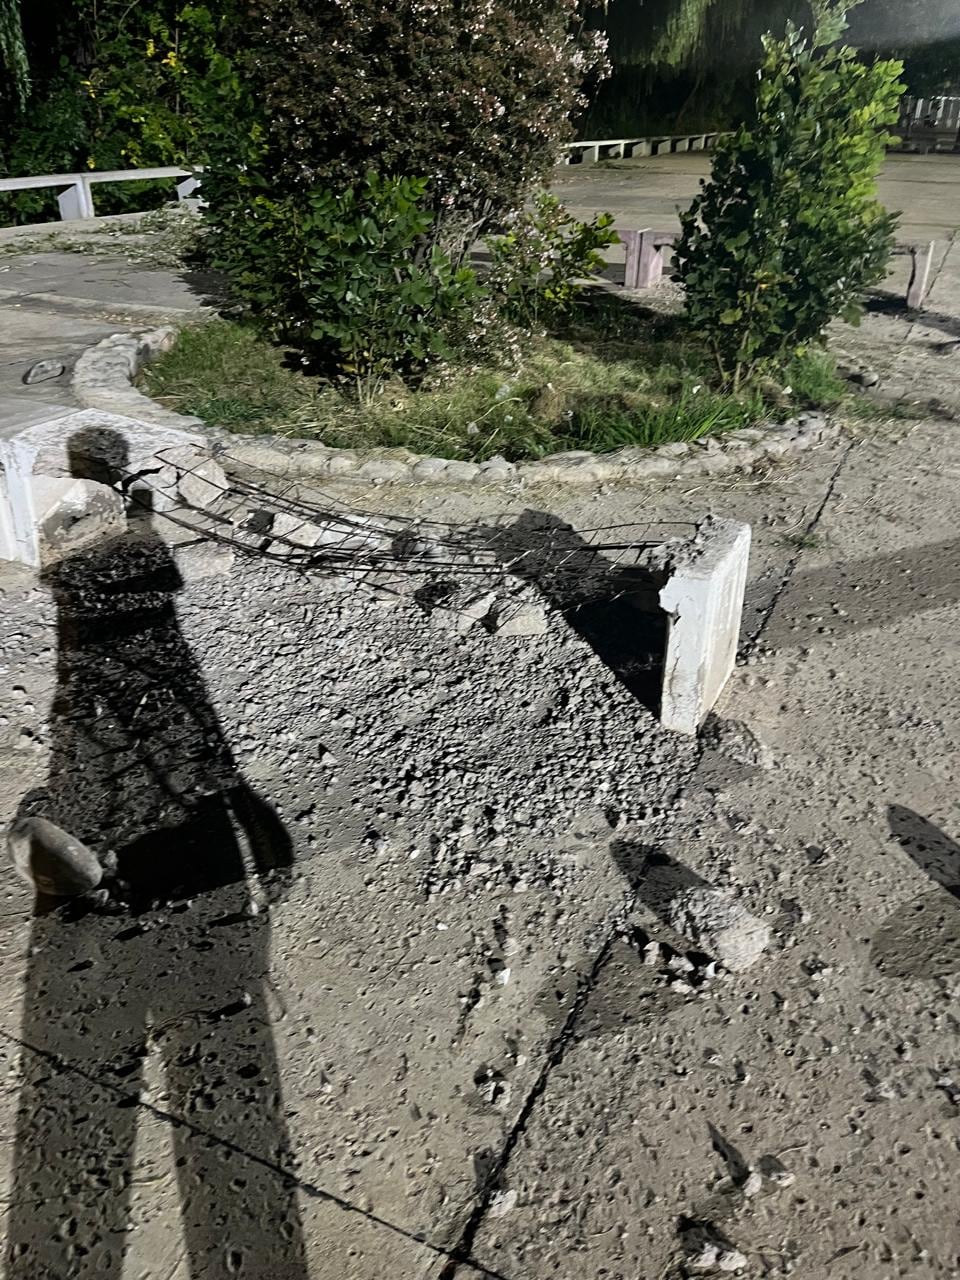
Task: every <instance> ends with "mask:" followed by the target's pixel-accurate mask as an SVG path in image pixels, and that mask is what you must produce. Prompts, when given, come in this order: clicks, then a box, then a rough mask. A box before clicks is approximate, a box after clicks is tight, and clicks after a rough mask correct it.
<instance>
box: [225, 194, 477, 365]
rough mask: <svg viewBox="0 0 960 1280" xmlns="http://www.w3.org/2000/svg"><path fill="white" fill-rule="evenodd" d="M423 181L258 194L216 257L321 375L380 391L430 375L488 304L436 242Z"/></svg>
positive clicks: (273, 328)
mask: <svg viewBox="0 0 960 1280" xmlns="http://www.w3.org/2000/svg"><path fill="white" fill-rule="evenodd" d="M427 185H428V184H427V182H426V180H425V179H422V178H381V177H378V176H377V175H376V174H375V173H370V174H368V175H367V177H366V179H365V180H364V182H363V184H362V185H361V186H359V187H358V188H349V189H347V190H345V191H341V192H332V191H327V190H323V189H320V190H314V191H312V192H311V193H310V194H309V195H308V196H307V197H306V198H305V199H304V200H300V201H292V200H276V201H270V200H267V199H266V198H265V197H261V198H259V199H258V200H257V201H256V202H255V203H254V205H253V206H252V208H251V210H250V216H249V217H247V218H235V219H232V220H230V222H229V223H228V224H227V225H226V226H225V227H222V228H221V231H220V235H219V237H218V239H217V252H218V254H219V255H220V258H221V262H222V265H223V266H224V267H225V268H226V269H227V271H228V274H229V276H230V280H231V284H232V286H233V291H234V294H235V295H236V296H237V297H238V298H239V299H240V300H241V301H242V302H244V303H245V304H246V305H247V307H248V309H249V311H250V313H251V315H252V316H253V318H254V320H255V321H256V323H257V326H258V327H259V328H260V330H261V331H262V332H264V333H266V334H267V335H269V336H270V337H271V338H273V339H275V340H279V341H281V342H285V343H289V344H290V345H291V346H293V347H295V348H296V349H297V350H298V351H301V352H304V353H306V354H307V356H308V359H309V362H310V364H311V365H312V366H313V367H314V368H315V369H316V371H318V372H321V373H325V374H328V375H330V376H333V377H346V378H349V379H351V380H354V381H355V382H356V383H357V385H358V387H360V388H361V389H362V390H366V391H369V390H371V389H373V388H375V387H376V386H377V385H378V384H379V382H380V381H381V380H382V379H383V378H385V377H389V376H390V375H392V374H394V373H399V374H401V375H404V376H409V375H411V374H416V373H418V372H420V371H421V370H422V369H423V368H424V367H425V366H426V365H427V364H428V363H429V362H430V361H431V360H434V359H436V358H438V357H440V356H442V355H445V354H446V353H447V350H448V342H447V333H448V332H449V330H450V328H451V327H452V326H454V325H455V324H456V323H457V322H458V321H459V320H460V319H461V317H462V316H463V313H464V312H465V311H467V310H468V309H469V308H470V306H471V304H472V303H473V301H474V299H475V298H476V297H477V296H478V292H479V290H478V286H477V281H476V276H475V275H474V273H473V271H472V270H471V269H470V268H469V267H457V266H455V265H454V263H453V262H452V261H451V260H450V258H449V256H448V255H447V254H446V253H444V251H443V250H442V249H441V248H440V247H439V246H438V245H437V244H436V243H433V242H432V241H431V237H430V232H431V228H432V226H433V215H432V214H431V213H430V212H428V211H427V210H426V209H425V207H424V204H425V196H426V191H427Z"/></svg>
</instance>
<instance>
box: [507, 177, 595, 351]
mask: <svg viewBox="0 0 960 1280" xmlns="http://www.w3.org/2000/svg"><path fill="white" fill-rule="evenodd" d="M618 243H619V237H618V235H617V233H616V232H615V231H614V230H613V216H612V214H609V213H599V214H597V216H596V217H595V218H594V219H593V220H592V221H591V222H578V221H577V220H576V219H575V218H573V217H572V216H571V215H570V214H569V213H567V211H566V209H564V207H563V205H562V204H561V203H560V201H559V200H558V199H557V198H556V196H553V195H550V193H549V192H547V191H541V192H539V193H538V194H537V196H536V197H535V199H534V205H533V209H532V210H524V211H523V212H522V213H519V214H516V215H515V216H514V217H513V218H512V219H511V221H510V227H509V230H508V231H507V232H506V233H505V234H504V235H499V236H490V237H488V239H487V242H486V245H487V249H488V250H489V253H490V257H491V262H492V265H491V269H490V273H489V275H488V276H487V279H486V283H487V285H488V287H489V288H490V289H491V291H492V293H493V295H494V297H496V298H497V299H498V301H499V302H500V304H501V306H502V308H503V311H504V313H505V315H506V316H507V318H508V319H509V320H511V321H512V322H514V323H515V324H519V325H523V326H524V327H525V328H528V329H536V328H538V327H540V326H541V325H550V324H556V323H557V321H559V320H560V319H562V318H563V317H564V316H567V315H569V313H570V311H571V309H572V308H573V306H574V304H575V302H576V301H577V299H578V297H579V295H580V291H581V288H582V282H583V281H584V280H587V279H589V278H590V277H591V276H595V275H597V274H598V273H599V272H600V271H602V270H603V267H604V260H603V258H602V256H601V254H600V250H601V249H606V248H608V247H609V246H610V245H612V244H618Z"/></svg>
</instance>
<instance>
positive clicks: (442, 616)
mask: <svg viewBox="0 0 960 1280" xmlns="http://www.w3.org/2000/svg"><path fill="white" fill-rule="evenodd" d="M496 599H497V597H496V595H495V594H494V593H493V592H492V591H487V592H484V593H483V594H482V595H476V594H473V593H466V592H465V593H462V594H458V595H455V596H450V597H448V598H447V599H446V600H444V601H442V603H440V604H437V605H434V607H433V608H432V609H431V610H430V625H431V626H432V627H435V628H437V629H438V630H440V631H457V632H460V633H463V632H465V631H469V630H470V628H471V627H475V626H476V625H477V623H478V622H482V621H483V619H484V618H485V617H486V616H487V615H488V614H489V612H490V610H491V609H492V608H493V606H494V604H495V603H496Z"/></svg>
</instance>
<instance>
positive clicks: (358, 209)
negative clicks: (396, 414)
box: [203, 0, 605, 377]
mask: <svg viewBox="0 0 960 1280" xmlns="http://www.w3.org/2000/svg"><path fill="white" fill-rule="evenodd" d="M592 4H593V0H394V2H393V3H392V4H386V3H384V2H383V0H336V3H333V2H332V0H325V3H323V4H317V3H315V0H249V3H247V4H246V5H244V6H243V7H242V8H240V9H239V10H238V14H237V18H236V21H235V23H234V24H232V26H231V41H232V45H231V47H230V48H228V49H227V50H226V53H227V55H228V57H227V62H228V65H229V74H225V75H224V76H223V78H222V80H221V81H220V83H219V91H220V93H221V102H220V109H218V110H217V111H215V112H213V113H212V114H213V116H214V117H215V123H214V122H213V121H212V122H211V123H210V127H209V138H210V152H211V160H210V163H209V164H208V166H207V170H206V172H205V173H204V179H203V192H204V197H205V200H206V201H207V205H208V214H209V218H210V223H211V236H210V241H209V242H210V244H211V247H212V251H213V255H214V259H215V262H216V265H217V266H218V267H220V268H221V269H222V270H224V271H225V272H226V274H227V276H228V278H229V279H230V280H231V281H232V283H233V287H234V291H235V292H236V293H237V294H238V295H239V297H240V299H241V300H242V301H243V302H244V303H245V304H246V305H247V309H248V311H249V312H251V313H252V314H253V315H254V317H255V318H256V319H258V321H259V323H260V326H261V328H263V329H265V330H266V331H267V332H269V333H271V334H272V335H273V336H275V337H276V336H282V337H283V338H284V339H285V340H287V341H294V342H296V343H297V345H298V346H299V347H300V349H301V350H304V351H308V352H309V353H310V356H311V358H314V359H316V358H321V359H322V360H323V362H324V363H325V364H327V365H329V364H330V363H331V360H332V363H333V365H334V366H335V367H338V368H339V369H340V371H341V372H351V371H353V372H354V373H355V374H356V375H357V376H364V377H365V376H367V374H370V373H373V374H375V376H376V377H382V376H383V375H384V374H385V373H386V372H387V371H388V366H391V365H392V368H393V369H394V370H396V371H397V372H400V373H401V374H402V373H404V372H409V371H411V370H415V369H417V368H418V367H421V368H422V367H423V365H424V364H425V363H426V362H428V361H429V360H431V359H434V358H436V356H437V355H438V354H439V353H440V351H441V348H442V347H443V345H444V331H445V330H450V331H452V332H454V333H455V335H456V336H458V337H459V338H460V339H461V340H462V338H463V335H464V331H465V329H466V328H467V323H466V320H467V316H468V311H469V309H468V308H467V307H466V306H465V305H464V303H465V302H466V300H467V299H468V298H469V299H470V300H471V301H472V302H474V303H476V305H477V309H478V310H480V311H483V310H484V306H483V299H482V298H481V297H480V296H479V295H478V293H477V291H476V282H475V280H474V277H473V273H472V272H470V271H465V270H463V268H462V263H463V260H464V257H465V255H466V252H467V250H468V249H469V247H470V245H471V244H473V243H475V242H476V241H477V240H478V239H481V238H482V237H483V236H484V235H487V234H491V233H493V232H495V231H497V230H500V229H502V228H503V227H504V226H505V225H506V224H507V223H509V221H510V219H511V217H512V216H513V215H514V214H515V213H516V211H517V210H519V209H520V208H521V207H522V206H523V203H524V201H525V199H526V197H527V195H528V194H529V193H530V191H531V190H532V189H533V188H534V187H535V186H537V185H539V183H540V182H541V180H542V178H543V177H544V175H545V174H546V172H547V171H549V170H550V169H551V168H552V166H553V165H554V164H555V163H556V160H557V158H558V153H559V148H560V144H561V143H562V141H563V140H564V138H566V137H568V136H569V135H570V134H571V132H572V126H571V123H570V118H571V115H572V114H574V113H576V111H577V110H578V109H579V108H580V107H582V106H583V105H584V103H585V96H584V87H585V86H586V85H588V84H589V81H590V80H591V78H595V77H597V76H599V75H600V74H602V73H603V71H604V70H605V60H604V44H603V38H602V37H601V36H600V35H598V33H597V32H595V31H591V30H588V29H587V26H586V23H585V21H584V14H583V12H582V10H583V9H584V8H589V7H591V6H592ZM378 175H379V177H378ZM404 182H405V183H406V184H407V185H406V186H403V185H402V183H404ZM414 187H415V188H416V190H414ZM397 201H400V202H401V203H402V202H404V201H409V202H410V204H411V206H415V208H414V207H406V206H405V207H404V210H403V211H398V208H397ZM391 219H395V220H396V221H397V228H396V229H397V230H398V234H394V233H393V231H391ZM400 230H402V234H399V231H400ZM325 243H326V244H327V246H328V247H329V249H330V252H331V253H332V254H333V259H335V261H332V260H331V258H330V256H329V254H328V252H327V249H325V248H324V244H325ZM584 251H585V252H586V247H585V248H584ZM325 255H327V256H325ZM581 256H582V255H581ZM514 275H515V272H514ZM541 276H542V272H541V270H540V268H539V267H537V268H535V270H534V278H533V280H532V282H531V287H532V289H533V291H534V293H537V291H540V290H541V285H542V279H541ZM558 278H559V277H558ZM348 285H349V287H348ZM541 292H542V291H541ZM557 301H558V302H559V297H558V299H557ZM388 319H389V323H388ZM364 326H366V333H367V336H368V341H365V340H364V332H365V330H364ZM388 329H389V333H388V332H387V330H388Z"/></svg>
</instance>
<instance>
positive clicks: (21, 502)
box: [0, 438, 40, 568]
mask: <svg viewBox="0 0 960 1280" xmlns="http://www.w3.org/2000/svg"><path fill="white" fill-rule="evenodd" d="M36 454H37V451H36V449H35V448H33V447H32V446H31V445H30V444H28V443H27V442H25V441H23V440H17V439H16V438H14V439H10V440H3V439H0V560H16V561H17V562H18V563H19V564H25V565H27V566H29V567H30V568H36V566H37V565H39V563H40V542H39V539H38V536H37V521H36V514H35V511H34V505H33V488H32V477H33V464H34V459H35V458H36Z"/></svg>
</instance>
